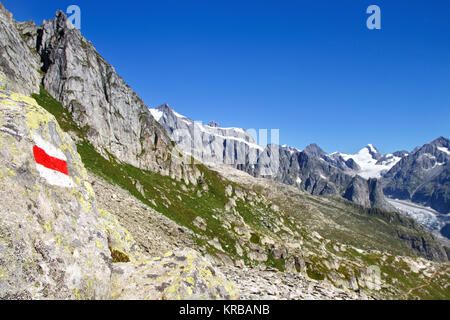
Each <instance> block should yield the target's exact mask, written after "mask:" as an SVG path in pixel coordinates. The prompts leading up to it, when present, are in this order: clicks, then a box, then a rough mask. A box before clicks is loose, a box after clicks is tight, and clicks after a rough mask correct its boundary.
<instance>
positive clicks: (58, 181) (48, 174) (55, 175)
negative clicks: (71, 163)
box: [36, 163, 75, 188]
mask: <svg viewBox="0 0 450 320" xmlns="http://www.w3.org/2000/svg"><path fill="white" fill-rule="evenodd" d="M36 169H37V171H38V172H39V174H40V176H41V177H43V178H44V179H45V180H46V181H47V182H48V183H49V184H51V185H54V186H58V187H65V188H72V187H74V186H75V183H74V182H73V180H72V179H71V178H70V177H69V176H67V175H65V174H64V173H61V172H59V171H55V170H51V169H48V168H46V167H44V166H43V165H40V164H38V163H36Z"/></svg>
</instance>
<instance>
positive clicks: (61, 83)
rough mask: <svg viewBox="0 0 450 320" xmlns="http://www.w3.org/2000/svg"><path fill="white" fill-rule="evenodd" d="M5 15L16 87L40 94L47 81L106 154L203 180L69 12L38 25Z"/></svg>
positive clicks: (5, 47)
mask: <svg viewBox="0 0 450 320" xmlns="http://www.w3.org/2000/svg"><path fill="white" fill-rule="evenodd" d="M0 11H1V15H2V24H1V27H2V32H1V38H0V41H1V47H2V51H1V54H3V55H4V57H5V58H4V59H2V60H1V61H2V64H1V65H0V71H2V72H3V73H4V74H6V76H7V79H8V83H9V84H10V87H11V88H10V89H13V90H15V91H17V92H21V93H24V94H26V95H30V94H31V93H38V92H39V84H40V83H41V79H42V85H43V87H44V88H45V90H46V91H48V92H49V93H50V94H51V95H52V96H53V97H55V98H56V99H57V100H58V101H59V102H60V103H62V104H63V106H64V107H65V108H66V109H67V110H69V112H70V113H71V114H72V117H73V119H74V121H75V122H76V123H77V125H78V126H79V127H81V128H83V130H84V131H85V132H86V138H87V139H88V141H89V142H90V143H91V144H92V145H93V146H94V147H95V148H96V149H97V151H99V152H100V153H101V154H102V155H104V156H113V157H115V158H116V159H120V161H122V162H124V163H128V164H131V165H133V166H136V167H139V168H142V169H145V170H151V171H157V172H161V173H162V174H164V175H170V176H172V177H176V178H177V179H186V180H188V181H191V182H196V181H197V178H198V172H195V170H193V169H192V167H191V166H189V165H187V164H186V162H189V161H184V159H181V158H179V152H178V151H176V150H174V148H173V145H172V142H171V140H170V138H169V137H168V136H167V134H166V132H165V130H164V129H163V128H162V127H161V126H160V125H159V124H158V122H157V121H155V119H154V118H153V117H152V115H151V113H150V111H149V108H148V107H147V106H146V105H145V104H144V102H143V101H142V100H141V99H140V98H139V96H138V95H137V94H136V93H135V92H134V91H133V90H132V89H131V88H130V87H129V86H128V85H127V84H126V83H125V81H124V80H123V79H122V78H121V77H120V76H119V75H117V73H116V72H115V70H114V68H113V67H112V66H110V65H109V64H108V63H107V62H106V61H105V60H104V59H103V58H102V57H101V56H100V54H99V53H98V52H97V51H96V50H95V48H94V46H93V45H92V44H91V43H90V42H88V41H87V40H86V39H85V38H84V37H83V36H82V35H81V33H80V31H79V30H78V29H76V28H74V27H73V26H72V24H71V23H70V22H69V21H68V20H67V17H66V16H65V14H64V13H63V12H61V11H58V12H56V17H55V18H54V19H51V20H48V21H44V24H43V25H42V26H35V25H34V24H33V22H27V23H19V22H15V21H14V20H13V19H12V18H11V14H10V13H9V12H7V11H6V10H5V9H4V7H3V6H2V7H0ZM124 128H125V129H124Z"/></svg>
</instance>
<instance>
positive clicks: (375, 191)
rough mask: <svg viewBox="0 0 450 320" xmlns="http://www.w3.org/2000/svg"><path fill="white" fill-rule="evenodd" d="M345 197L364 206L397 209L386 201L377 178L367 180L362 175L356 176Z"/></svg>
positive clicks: (387, 209)
mask: <svg viewBox="0 0 450 320" xmlns="http://www.w3.org/2000/svg"><path fill="white" fill-rule="evenodd" d="M343 197H344V198H345V199H347V200H350V201H352V202H354V203H357V204H360V205H362V206H364V207H368V208H378V209H382V210H385V211H391V212H394V211H396V210H395V208H394V207H393V206H392V205H390V204H389V203H388V202H387V201H386V199H385V197H384V195H383V190H382V188H381V185H380V183H379V182H378V180H377V179H369V180H368V181H367V180H365V179H363V178H361V177H360V176H355V177H354V178H353V179H352V181H351V182H350V184H349V185H348V187H347V189H346V190H345V193H344V195H343Z"/></svg>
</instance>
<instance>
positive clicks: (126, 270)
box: [0, 91, 238, 299]
mask: <svg viewBox="0 0 450 320" xmlns="http://www.w3.org/2000/svg"><path fill="white" fill-rule="evenodd" d="M0 199H1V200H0V202H1V205H0V220H1V221H2V223H1V225H0V299H111V298H117V299H128V298H135V299H164V298H167V299H177V298H196V299H200V298H203V299H230V298H237V297H238V292H237V291H236V290H235V289H234V287H233V285H232V284H231V283H229V282H228V281H226V280H225V279H224V278H223V276H222V275H221V273H220V272H219V271H216V270H215V269H213V268H212V267H211V265H210V264H209V262H208V261H206V260H204V258H202V257H201V256H200V255H199V254H198V253H196V252H194V251H192V250H187V251H184V250H176V251H175V253H170V254H167V255H166V256H165V257H164V258H151V257H149V256H148V255H147V254H146V253H145V252H143V251H142V250H141V248H140V247H139V246H138V245H137V244H136V243H135V242H134V240H133V237H132V236H131V234H130V233H129V232H128V231H127V230H126V229H124V228H123V227H122V226H121V225H120V224H119V222H118V220H117V219H116V218H115V217H114V216H112V215H111V214H109V213H108V212H106V211H103V210H100V209H98V208H97V203H96V197H95V194H94V190H93V188H92V186H91V184H90V183H89V182H88V175H87V172H86V169H85V168H84V165H83V164H82V161H81V158H80V156H79V155H78V153H77V152H76V146H75V144H74V143H73V141H72V140H71V138H70V137H69V135H68V134H66V133H64V132H63V131H62V130H61V128H60V127H59V125H58V123H57V121H56V119H55V118H54V117H53V116H52V115H50V114H49V113H48V112H47V111H45V110H44V109H42V108H41V107H40V106H38V105H37V103H36V101H34V100H33V99H31V98H28V97H26V96H22V95H19V94H15V93H10V92H6V91H0ZM141 278H142V279H146V280H145V281H140V282H137V283H133V282H132V279H141ZM149 288H150V290H149ZM174 288H175V292H179V293H183V295H181V296H178V295H177V294H174V291H173V290H174Z"/></svg>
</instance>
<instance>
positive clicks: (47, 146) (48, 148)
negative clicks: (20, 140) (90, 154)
mask: <svg viewBox="0 0 450 320" xmlns="http://www.w3.org/2000/svg"><path fill="white" fill-rule="evenodd" d="M33 140H34V143H35V144H36V145H37V146H38V147H39V148H41V149H44V151H45V152H46V153H47V154H48V155H49V156H52V157H54V158H58V159H61V160H64V161H67V158H66V156H65V155H64V153H63V152H62V151H61V150H59V149H58V148H56V147H55V146H54V145H52V144H51V143H49V142H47V141H45V140H44V139H42V137H40V136H38V135H37V134H35V135H33Z"/></svg>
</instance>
